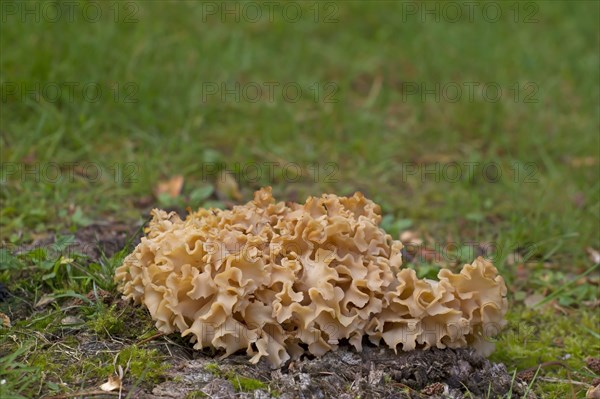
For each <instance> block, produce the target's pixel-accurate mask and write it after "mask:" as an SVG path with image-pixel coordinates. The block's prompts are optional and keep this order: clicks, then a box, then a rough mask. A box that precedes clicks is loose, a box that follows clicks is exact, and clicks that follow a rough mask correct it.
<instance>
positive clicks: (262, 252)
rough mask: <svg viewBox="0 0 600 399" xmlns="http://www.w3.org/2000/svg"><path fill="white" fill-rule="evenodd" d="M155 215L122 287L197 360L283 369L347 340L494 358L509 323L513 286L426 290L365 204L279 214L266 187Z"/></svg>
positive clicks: (485, 267) (479, 272) (472, 272)
mask: <svg viewBox="0 0 600 399" xmlns="http://www.w3.org/2000/svg"><path fill="white" fill-rule="evenodd" d="M152 215H153V219H152V221H151V222H150V224H149V227H148V228H147V234H146V237H143V238H142V240H141V242H140V244H139V245H138V246H137V248H136V249H135V250H134V251H133V253H131V254H130V255H129V256H128V257H127V258H126V259H125V261H124V263H123V265H122V266H120V267H119V268H118V269H117V270H116V275H115V280H116V281H117V282H119V284H120V290H121V291H122V292H123V294H124V296H125V297H126V298H129V299H133V300H134V301H135V303H137V304H144V305H145V306H146V307H147V308H148V310H149V311H150V314H151V316H152V318H153V319H154V320H156V327H157V328H158V330H159V331H161V332H164V333H172V332H175V331H179V332H181V333H182V336H190V338H191V340H192V342H194V343H195V345H194V348H196V349H202V348H205V347H212V348H217V349H223V350H224V351H225V354H224V356H228V355H230V354H232V353H234V352H237V351H238V350H240V349H245V350H246V352H247V353H248V355H249V356H252V357H251V359H250V361H251V362H253V363H256V362H258V361H259V359H260V358H261V357H263V356H264V357H265V358H266V359H267V361H268V362H269V363H270V364H271V365H272V366H273V367H279V366H281V365H283V363H285V362H286V361H287V360H288V359H290V358H298V357H299V356H300V355H302V354H303V353H305V352H309V353H311V354H313V355H316V356H321V355H323V354H324V353H326V352H328V351H330V350H335V349H336V348H337V346H338V344H339V342H340V340H342V339H346V340H348V342H349V343H350V344H351V345H352V346H354V347H355V348H356V349H357V350H359V351H360V350H361V348H362V347H361V345H362V339H363V337H364V336H366V337H368V339H369V340H370V341H371V342H372V343H374V344H379V343H380V342H381V341H382V340H383V342H384V343H385V344H386V345H387V346H389V347H390V348H392V349H394V350H397V348H398V347H399V348H400V349H402V350H404V351H409V350H413V349H427V348H430V347H438V348H446V347H450V348H456V347H464V346H468V345H472V346H474V347H475V348H477V349H478V350H479V351H480V352H482V353H484V354H489V353H490V352H491V350H492V349H493V345H492V344H490V343H489V338H490V337H491V336H493V335H495V334H496V333H497V332H498V331H499V330H500V329H501V328H502V327H503V326H504V324H505V323H506V322H505V321H504V315H505V313H506V310H507V300H506V286H505V284H504V280H503V279H502V277H501V276H499V275H498V271H497V270H496V268H495V267H494V266H493V265H492V264H491V263H490V262H489V261H487V260H485V259H483V258H481V257H479V258H477V259H476V260H475V261H474V262H473V263H472V264H470V265H469V264H467V265H465V266H464V267H463V269H462V271H461V272H460V273H459V274H454V273H452V272H451V271H450V270H447V269H442V270H441V271H440V272H439V274H438V281H434V280H427V279H418V278H417V276H416V274H415V271H414V270H412V269H403V268H401V266H402V256H401V253H400V250H401V248H402V243H401V242H400V241H397V240H393V239H392V237H391V236H390V235H389V234H386V232H385V231H384V230H382V229H381V228H380V227H379V223H380V222H381V216H380V207H379V206H378V205H377V204H375V203H374V202H372V201H370V200H368V199H367V198H365V197H364V196H363V195H362V194H360V193H356V194H354V195H353V196H352V197H338V196H336V195H331V194H326V195H323V196H322V197H321V198H315V197H310V198H308V199H307V200H306V203H305V204H304V205H300V204H296V203H283V202H275V200H274V199H273V197H272V195H271V188H270V187H267V188H263V189H261V190H260V191H257V192H256V193H255V195H254V200H253V201H251V202H248V203H247V204H246V205H241V206H236V207H234V208H233V209H232V210H220V209H200V210H198V211H197V212H195V213H192V214H190V215H188V217H187V218H186V219H185V220H181V219H180V218H179V216H178V215H176V214H175V213H167V212H165V211H162V210H158V209H155V210H153V211H152Z"/></svg>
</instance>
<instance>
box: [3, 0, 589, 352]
mask: <svg viewBox="0 0 600 399" xmlns="http://www.w3.org/2000/svg"><path fill="white" fill-rule="evenodd" d="M75 3H76V5H75V8H74V10H73V13H74V14H73V18H72V19H70V18H69V17H68V16H67V10H66V8H68V7H69V6H68V5H67V4H66V3H65V2H61V3H59V5H58V6H56V4H55V3H53V2H52V3H51V2H3V4H2V29H1V36H2V37H1V40H0V45H1V47H0V52H1V54H2V55H1V64H0V66H1V77H0V80H1V84H2V109H1V122H0V130H1V145H2V149H1V155H2V165H3V168H2V173H3V175H2V180H1V187H2V191H1V194H0V200H1V201H2V208H1V211H0V212H1V213H0V227H1V229H2V241H3V242H4V243H7V242H12V243H19V242H26V241H28V240H31V239H32V238H33V237H35V235H36V234H38V233H41V232H45V231H48V230H57V231H60V230H64V229H67V228H70V229H71V230H75V229H77V227H78V226H81V225H85V224H87V223H90V222H91V221H98V220H119V221H128V222H131V223H134V222H137V221H139V220H141V219H142V217H143V212H142V211H141V208H143V207H141V206H140V205H139V203H140V202H144V201H142V199H144V200H145V201H146V203H147V204H148V203H149V204H151V205H152V204H158V205H161V203H160V201H159V199H157V198H156V197H155V196H154V195H153V190H154V188H155V187H156V185H157V184H158V182H160V181H164V180H165V179H169V178H170V177H172V176H176V175H182V176H183V177H184V181H185V185H184V188H183V193H182V196H181V198H180V200H179V201H180V203H181V205H183V206H185V205H188V204H190V203H191V204H192V205H193V206H198V205H201V203H193V201H191V200H190V194H192V193H193V192H194V190H196V189H198V188H199V187H204V186H207V185H211V184H213V183H214V175H213V174H211V175H210V176H208V175H207V173H206V169H205V168H206V165H213V164H215V163H220V165H221V166H220V167H221V168H226V169H229V170H232V171H234V172H236V171H238V172H239V170H240V169H242V170H243V168H244V167H245V166H246V165H249V164H251V163H256V164H258V165H262V166H263V169H262V170H263V176H262V177H261V178H260V179H253V178H247V177H248V176H244V174H241V175H238V183H239V186H240V189H241V193H242V197H243V200H244V201H246V200H249V199H250V198H251V195H252V192H253V191H254V190H255V189H257V188H258V187H260V186H263V185H272V186H273V188H274V192H275V194H276V196H277V197H278V198H279V199H282V200H297V201H303V200H304V198H305V197H306V196H307V195H320V194H321V193H323V192H335V193H337V194H351V193H353V192H354V191H357V190H360V191H362V192H363V193H365V195H367V196H368V197H370V198H372V199H373V200H375V201H377V202H378V203H380V204H381V205H382V208H383V213H384V215H388V217H387V218H386V219H385V224H386V228H388V229H389V230H390V231H391V232H392V233H393V234H394V235H395V236H396V238H397V236H398V234H399V233H400V232H401V231H403V230H405V229H410V230H415V231H418V232H419V234H422V235H427V236H429V237H431V239H432V240H435V241H437V242H446V241H456V242H472V241H477V242H497V243H505V244H509V245H510V246H511V247H512V248H514V249H517V248H519V247H522V246H524V245H526V244H527V243H535V244H536V245H535V253H533V254H529V255H528V256H529V257H530V258H531V259H534V260H535V261H536V262H538V263H539V265H541V266H540V270H541V271H540V272H539V274H536V275H535V276H536V277H535V278H532V279H531V280H528V281H523V282H521V284H522V285H524V286H526V285H529V286H532V287H533V289H534V290H540V291H541V292H543V293H544V294H545V293H547V292H548V290H551V289H552V287H556V286H558V285H560V284H563V283H564V282H565V281H568V280H569V278H571V277H573V276H576V275H577V274H578V273H581V272H583V271H585V270H588V269H589V267H590V260H589V259H588V255H587V254H586V252H585V248H588V247H591V248H596V249H597V248H598V247H600V238H599V230H598V226H599V219H600V198H599V188H600V187H599V179H598V168H599V166H598V165H599V156H598V154H599V149H600V141H599V134H598V132H599V128H600V126H599V125H600V123H599V122H600V121H599V114H598V112H599V110H598V107H599V87H600V85H599V84H600V82H599V74H598V70H599V53H598V45H599V41H598V20H599V16H600V15H599V4H598V3H596V2H587V1H569V2H560V1H552V2H551V1H539V2H513V3H511V2H502V3H497V2H481V4H480V5H479V6H477V7H476V8H475V9H473V13H472V14H470V15H468V14H467V12H468V10H467V7H466V6H465V4H463V3H462V2H453V3H454V4H456V5H458V6H459V7H460V9H461V13H462V17H460V18H458V20H456V21H455V22H453V21H454V19H456V18H455V16H456V14H455V9H451V8H448V7H447V4H448V3H437V2H400V1H376V2H370V3H368V4H367V3H363V2H356V1H348V2H335V3H333V2H332V3H315V2H300V3H292V4H294V6H293V7H291V8H289V9H287V14H284V6H281V7H274V8H273V11H272V13H270V11H268V10H269V8H268V7H267V6H265V5H264V4H262V3H260V2H258V3H257V2H239V3H238V2H206V3H196V2H191V1H187V2H168V1H153V2H106V3H90V2H75ZM7 4H8V5H10V6H7ZM90 4H95V6H90ZM261 4H262V5H261ZM253 5H258V8H259V9H260V10H261V12H262V18H259V19H258V20H255V18H254V16H255V13H254V11H253V9H251V8H252V7H253ZM13 6H14V7H13ZM36 7H37V8H36ZM52 7H54V8H52ZM56 7H58V9H59V10H62V11H61V12H62V17H61V18H58V21H53V20H54V19H56V18H55V17H54V16H55V15H56V14H55V11H56V9H57V8H56ZM248 7H251V8H248ZM486 7H488V8H486ZM489 7H492V8H489ZM497 8H499V9H500V10H501V13H502V15H501V16H500V17H498V18H496V17H494V15H495V14H494V12H493V11H494V10H495V9H497ZM27 9H33V10H35V9H37V15H36V12H35V11H34V12H33V14H32V15H28V14H27V12H26V11H24V10H27ZM227 9H230V10H231V9H233V10H236V9H237V10H238V12H237V14H236V13H235V12H234V13H233V14H228V13H227V11H226V10H227ZM244 9H245V10H246V11H244ZM484 9H486V10H487V11H486V12H484ZM44 10H45V11H44ZM95 10H100V12H101V15H100V16H98V17H95V15H96V14H97V13H96V14H95ZM297 10H300V13H301V14H302V16H301V17H295V15H296V14H295V13H296V12H297ZM415 10H416V11H415ZM427 10H433V11H430V12H429V13H428V12H427ZM436 10H437V11H436ZM44 13H46V14H44ZM490 16H491V17H490ZM36 17H37V19H36ZM268 82H274V83H273V84H276V85H279V87H281V86H284V85H286V84H292V85H294V87H301V93H302V97H301V98H300V99H298V100H297V101H293V100H292V99H290V97H293V94H290V93H293V90H290V91H289V92H288V94H289V95H288V96H287V97H286V96H285V94H283V93H282V92H281V91H280V90H279V89H275V91H274V93H275V95H274V97H273V99H272V101H271V100H270V99H268V98H266V94H264V93H263V97H262V98H261V99H260V100H259V101H252V98H254V94H253V93H254V91H253V89H252V85H259V86H260V87H263V88H264V87H266V86H265V85H266V84H268ZM89 84H92V85H96V86H94V87H100V90H101V94H100V95H99V96H98V100H97V101H92V97H95V94H93V93H94V91H93V90H92V91H88V92H86V91H85V90H84V88H85V87H86V85H89ZM222 84H224V85H226V87H227V88H228V89H230V90H231V89H233V90H234V91H236V92H237V93H236V94H226V93H224V92H223V91H222V89H221V85H222ZM236 84H239V85H240V87H241V88H242V89H241V90H236V89H235V87H236V86H235V85H236ZM468 84H474V85H477V87H475V89H474V92H473V96H472V97H471V96H470V95H469V91H468V86H467V85H468ZM56 85H58V86H59V87H60V88H61V93H60V95H59V96H58V97H57V96H56V94H55V92H54V91H52V90H54V87H55V86H56ZM69 85H70V86H69ZM215 85H216V86H218V87H219V90H218V93H216V94H209V91H208V90H209V89H214V86H215ZM436 85H439V88H437V89H436ZM490 86H494V87H499V88H500V90H501V91H502V92H501V95H499V98H498V100H497V101H492V100H490V96H491V97H494V95H493V94H489V96H488V97H486V95H485V94H484V93H482V92H481V89H482V88H488V87H490ZM68 87H73V89H72V91H70V89H69V88H68ZM415 87H416V88H417V90H416V91H415ZM455 87H459V88H461V90H462V93H461V94H462V95H460V96H459V98H458V99H457V101H454V100H453V99H454V97H455V96H454V92H453V91H452V90H453V88H455ZM244 88H246V89H247V90H248V91H247V92H243V91H242V90H243V89H244ZM317 88H318V95H316V89H317ZM423 89H425V90H423ZM88 90H89V87H88ZM426 90H434V91H436V93H435V94H431V93H429V94H428V93H427V91H426ZM444 90H447V91H444ZM490 90H491V91H489V92H487V93H494V92H495V91H494V90H493V87H492V89H490ZM90 93H92V94H90ZM236 95H238V96H239V97H240V98H239V100H238V99H236V98H235V97H236ZM436 95H439V96H440V98H439V100H438V99H436ZM36 96H37V97H38V98H37V99H36V98H35V97H36ZM45 97H46V98H45ZM265 162H276V163H278V164H279V167H276V168H275V174H274V178H272V179H271V178H269V176H268V174H267V173H264V171H265V170H266V167H264V165H265V164H264V163H265ZM453 162H456V163H458V165H459V166H460V167H461V171H462V178H461V179H459V181H449V180H451V179H448V178H444V175H443V174H440V173H439V172H437V173H436V172H434V173H433V174H428V175H426V176H423V175H422V174H421V173H422V172H423V171H424V170H426V169H425V168H427V167H429V168H435V167H436V165H437V167H442V168H443V167H444V166H447V165H450V164H451V163H453ZM469 162H478V163H480V165H485V164H487V163H490V162H491V163H494V165H497V166H498V168H499V170H500V171H501V173H502V176H501V177H500V178H498V179H497V181H494V180H496V179H494V178H493V177H492V178H490V176H489V175H488V174H487V173H488V172H485V171H484V170H483V169H482V168H481V167H476V168H475V169H474V170H475V172H474V173H473V174H472V175H471V176H468V174H467V165H468V164H467V163H469ZM53 163H54V164H53ZM291 163H294V164H297V165H300V166H301V167H302V168H304V169H305V175H304V176H303V177H302V178H300V179H298V181H293V182H292V181H289V179H287V180H286V179H285V177H284V176H283V173H282V171H281V167H282V166H284V165H287V164H291ZM53 165H58V166H59V167H60V168H61V171H60V172H59V174H60V176H61V177H62V179H61V180H60V181H59V182H56V181H53V180H54V179H53V177H54V176H55V175H56V169H55V168H54V166H53ZM69 165H79V169H77V166H69ZM82 165H83V166H86V165H94V166H93V167H90V168H89V169H87V171H86V170H83V171H82V170H81V166H82ZM410 167H416V168H417V172H416V173H415V174H407V168H410ZM35 168H40V169H39V171H40V173H38V174H37V175H36V174H35V172H33V174H31V173H30V174H27V173H25V172H26V171H27V170H29V171H31V170H34V171H35V170H36V169H35ZM115 168H116V169H115ZM315 168H317V169H318V170H319V175H318V177H316V178H315V173H314V170H315ZM98 169H99V170H100V171H101V176H99V177H98V178H90V175H92V176H96V174H97V171H98ZM430 170H431V169H430ZM434 170H435V169H434ZM44 171H45V172H44ZM307 171H308V174H306V172H307ZM515 171H519V173H518V174H517V173H516V172H515ZM73 172H74V173H73ZM115 173H116V174H117V176H116V175H115ZM71 176H73V177H72V178H71ZM327 176H329V178H327ZM162 205H164V204H162ZM147 206H148V205H146V207H147ZM504 255H507V254H504ZM548 263H550V264H553V265H555V268H554V269H551V270H550V271H548V270H546V269H543V265H544V264H548ZM499 267H500V269H501V271H502V273H503V274H505V275H506V276H507V279H508V280H509V281H511V282H512V281H513V280H518V275H517V270H516V266H515V265H514V264H513V265H512V266H511V264H510V262H504V258H502V259H501V260H500V262H499ZM596 288H597V287H594V286H591V285H589V284H586V285H585V289H584V290H583V292H584V293H583V294H581V295H580V294H577V295H575V294H574V296H572V297H570V299H568V300H565V303H563V304H564V305H576V302H577V301H580V300H583V299H590V298H591V299H594V298H596V297H597V294H594V292H595V291H594V290H595V289H596ZM582 298H583V299H582ZM582 356H583V355H582Z"/></svg>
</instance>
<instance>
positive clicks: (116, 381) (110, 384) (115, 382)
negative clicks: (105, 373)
mask: <svg viewBox="0 0 600 399" xmlns="http://www.w3.org/2000/svg"><path fill="white" fill-rule="evenodd" d="M122 384H123V382H122V381H121V377H119V376H118V375H111V376H109V377H108V381H106V382H105V383H104V384H102V385H100V389H102V390H103V391H105V392H111V391H116V390H117V389H120V388H121V385H122Z"/></svg>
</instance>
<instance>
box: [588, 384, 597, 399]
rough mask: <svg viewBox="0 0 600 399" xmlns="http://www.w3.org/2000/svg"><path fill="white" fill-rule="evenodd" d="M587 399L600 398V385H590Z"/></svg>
mask: <svg viewBox="0 0 600 399" xmlns="http://www.w3.org/2000/svg"><path fill="white" fill-rule="evenodd" d="M585 399H600V385H596V386H595V387H589V388H588V390H587V392H586V394H585Z"/></svg>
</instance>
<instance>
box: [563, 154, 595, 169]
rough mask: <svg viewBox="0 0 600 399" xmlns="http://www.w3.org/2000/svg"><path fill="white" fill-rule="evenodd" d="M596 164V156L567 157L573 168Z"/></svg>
mask: <svg viewBox="0 0 600 399" xmlns="http://www.w3.org/2000/svg"><path fill="white" fill-rule="evenodd" d="M597 164H598V158H597V157H574V158H571V159H569V165H571V166H572V167H574V168H581V167H585V166H595V165H597Z"/></svg>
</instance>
